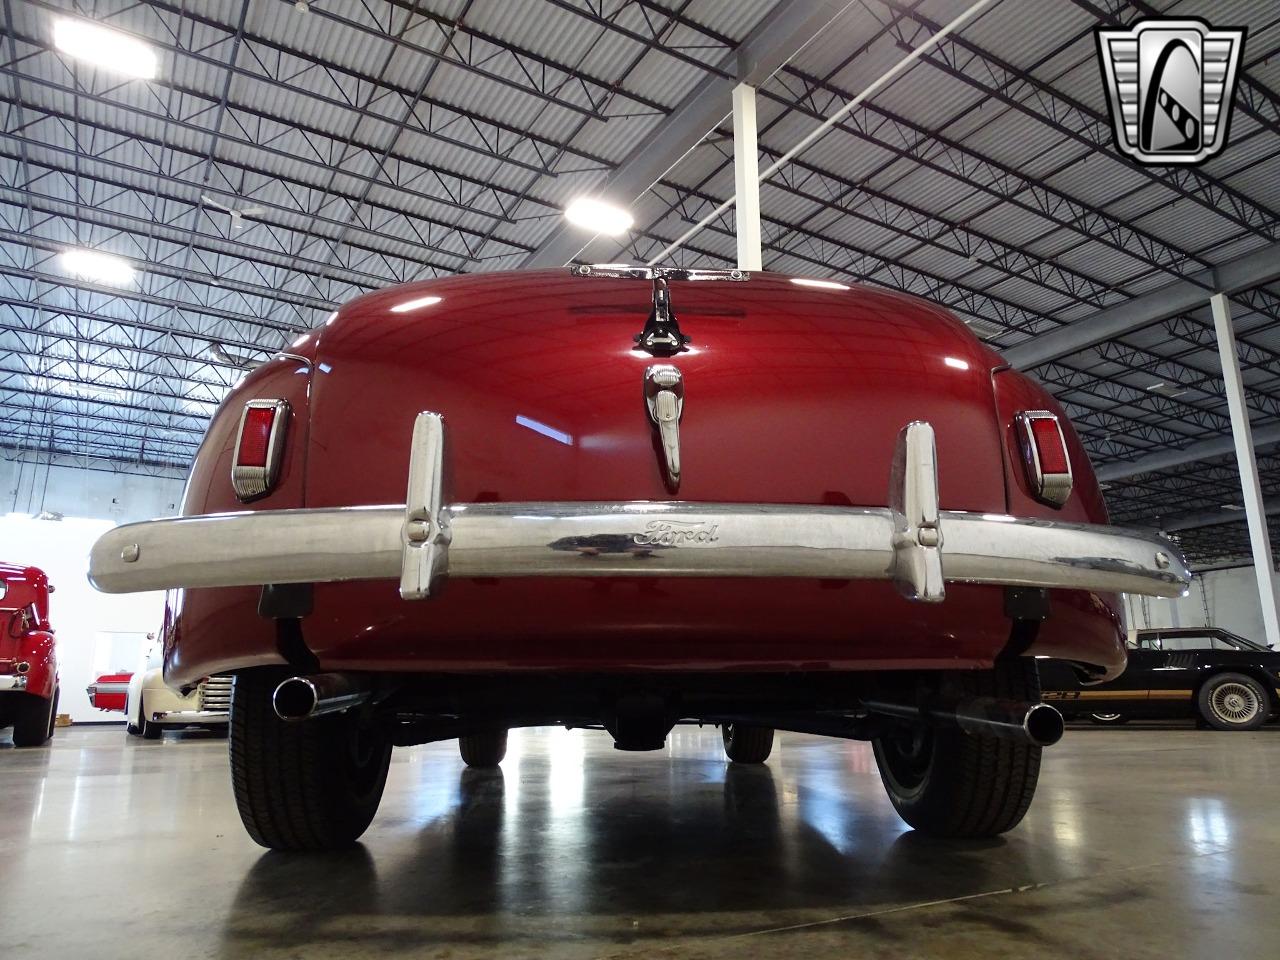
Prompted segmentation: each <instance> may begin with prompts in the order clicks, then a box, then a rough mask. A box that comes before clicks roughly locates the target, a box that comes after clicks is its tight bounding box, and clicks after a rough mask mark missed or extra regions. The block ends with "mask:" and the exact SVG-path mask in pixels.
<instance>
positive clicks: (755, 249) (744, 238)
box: [733, 83, 762, 270]
mask: <svg viewBox="0 0 1280 960" xmlns="http://www.w3.org/2000/svg"><path fill="white" fill-rule="evenodd" d="M733 176H734V183H735V184H736V185H737V191H736V192H737V195H738V205H737V207H736V208H735V210H734V225H735V227H736V228H737V234H738V269H740V270H759V269H760V268H761V266H762V261H761V255H760V154H759V151H758V149H757V147H756V88H755V87H753V86H751V84H749V83H740V84H738V85H737V86H736V87H734V88H733Z"/></svg>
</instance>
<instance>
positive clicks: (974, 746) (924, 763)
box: [872, 659, 1041, 838]
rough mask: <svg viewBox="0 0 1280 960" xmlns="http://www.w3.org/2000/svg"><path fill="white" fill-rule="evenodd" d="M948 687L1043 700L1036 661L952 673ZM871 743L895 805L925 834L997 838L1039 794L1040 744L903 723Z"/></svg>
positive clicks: (966, 694) (955, 690) (969, 693)
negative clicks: (1037, 785) (1036, 794)
mask: <svg viewBox="0 0 1280 960" xmlns="http://www.w3.org/2000/svg"><path fill="white" fill-rule="evenodd" d="M946 688H947V689H948V690H949V691H950V692H952V693H954V694H955V695H957V696H959V697H961V698H965V697H980V696H986V697H998V698H1002V699H1010V700H1024V701H1027V702H1032V703H1035V702H1038V701H1039V700H1040V682H1039V679H1038V678H1037V676H1036V668H1035V662H1034V661H1031V660H1021V659H1017V660H1009V661H1005V662H1001V663H997V664H996V666H995V669H993V670H988V671H981V672H977V671H975V672H972V673H958V674H956V675H954V676H953V677H950V678H948V679H947V681H946ZM872 746H873V749H874V751H875V757H876V765H877V766H878V767H879V768H880V777H881V779H882V780H883V781H884V786H885V789H886V790H887V791H888V793H889V800H890V801H891V802H892V803H893V808H894V809H895V810H897V811H898V816H900V817H902V819H903V820H905V821H906V822H907V823H908V824H910V825H911V826H912V827H914V828H915V829H916V830H919V831H920V832H921V833H924V834H929V835H931V836H937V837H964V838H977V837H994V836H996V835H998V834H1001V833H1004V832H1005V831H1007V830H1011V829H1013V828H1014V827H1015V826H1017V825H1018V822H1019V821H1020V820H1021V819H1022V818H1023V816H1024V815H1025V814H1026V812H1027V808H1028V807H1030V806H1031V798H1032V797H1033V796H1035V791H1036V780H1037V779H1038V777H1039V774H1040V752H1041V748H1040V747H1036V746H1032V745H1031V744H1026V743H1019V742H1017V741H1014V740H1004V739H1001V738H998V737H985V736H975V735H973V734H970V733H966V732H965V731H963V730H961V729H959V728H953V727H947V728H943V727H930V726H925V725H923V724H919V725H910V726H908V725H905V724H904V725H902V726H901V727H900V728H899V729H898V730H895V731H894V732H892V733H890V734H888V735H885V736H882V737H877V738H876V739H875V740H873V741H872Z"/></svg>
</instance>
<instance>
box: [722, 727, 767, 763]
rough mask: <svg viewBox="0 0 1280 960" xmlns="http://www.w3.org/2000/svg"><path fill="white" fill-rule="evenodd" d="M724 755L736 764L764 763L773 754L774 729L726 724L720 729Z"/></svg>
mask: <svg viewBox="0 0 1280 960" xmlns="http://www.w3.org/2000/svg"><path fill="white" fill-rule="evenodd" d="M720 738H721V739H722V740H723V741H724V755H725V756H726V757H728V758H729V759H730V760H731V761H733V762H734V763H764V762H765V761H766V760H768V759H769V754H771V753H772V752H773V727H752V726H748V725H746V724H742V723H726V724H724V725H723V726H721V727H720Z"/></svg>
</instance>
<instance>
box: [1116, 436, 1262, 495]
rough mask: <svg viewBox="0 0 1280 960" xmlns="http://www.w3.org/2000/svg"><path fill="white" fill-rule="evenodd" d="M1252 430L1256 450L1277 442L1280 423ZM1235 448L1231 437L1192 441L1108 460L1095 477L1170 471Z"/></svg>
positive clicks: (1129, 475)
mask: <svg viewBox="0 0 1280 960" xmlns="http://www.w3.org/2000/svg"><path fill="white" fill-rule="evenodd" d="M1252 433H1253V446H1254V448H1255V449H1258V448H1261V447H1266V446H1270V445H1271V444H1273V443H1280V423H1273V424H1269V425H1267V426H1265V427H1259V428H1258V429H1256V430H1253V431H1252ZM1234 449H1235V442H1234V441H1233V440H1232V438H1231V437H1214V438H1213V439H1212V440H1202V441H1200V442H1199V443H1193V444H1191V445H1190V446H1188V447H1183V448H1182V449H1181V450H1164V451H1162V452H1160V453H1153V454H1151V456H1149V457H1143V458H1142V459H1140V460H1129V461H1121V462H1120V463H1108V464H1106V465H1105V466H1101V467H1099V468H1098V470H1097V474H1098V479H1099V480H1100V481H1102V482H1103V483H1107V482H1109V481H1112V480H1126V479H1128V478H1129V477H1136V476H1138V475H1139V474H1142V473H1157V472H1159V471H1161V470H1170V469H1172V468H1173V467H1180V466H1182V465H1183V464H1187V463H1196V462H1197V461H1200V460H1211V459H1213V458H1214V457H1223V456H1226V455H1227V454H1229V453H1231V451H1233V450H1234Z"/></svg>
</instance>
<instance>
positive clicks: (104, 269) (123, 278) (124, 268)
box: [58, 248, 137, 287]
mask: <svg viewBox="0 0 1280 960" xmlns="http://www.w3.org/2000/svg"><path fill="white" fill-rule="evenodd" d="M58 262H59V263H60V264H61V265H62V269H63V270H66V271H67V272H68V273H73V274H75V275H76V276H77V277H80V278H81V279H84V280H96V281H98V282H99V283H110V284H113V285H115V286H118V287H120V286H124V285H125V284H127V283H132V282H133V278H134V275H135V274H136V273H137V271H135V270H134V269H133V266H132V264H130V263H129V261H128V260H126V259H124V257H117V256H114V255H112V254H110V253H101V252H99V251H97V250H85V249H83V248H74V249H71V250H63V251H62V253H61V254H59V255H58Z"/></svg>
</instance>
